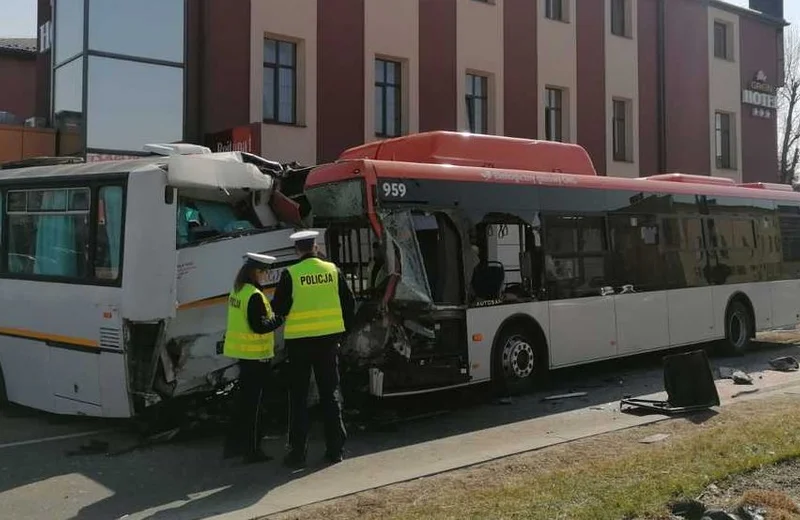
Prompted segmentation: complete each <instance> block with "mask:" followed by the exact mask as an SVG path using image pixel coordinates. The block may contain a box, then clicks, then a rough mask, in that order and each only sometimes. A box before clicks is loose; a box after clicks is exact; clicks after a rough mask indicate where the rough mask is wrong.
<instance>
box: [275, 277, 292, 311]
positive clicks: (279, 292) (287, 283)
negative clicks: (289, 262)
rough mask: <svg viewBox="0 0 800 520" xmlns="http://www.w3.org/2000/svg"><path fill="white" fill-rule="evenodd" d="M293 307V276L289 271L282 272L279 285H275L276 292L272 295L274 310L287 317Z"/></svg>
mask: <svg viewBox="0 0 800 520" xmlns="http://www.w3.org/2000/svg"><path fill="white" fill-rule="evenodd" d="M291 308H292V278H291V276H289V272H288V271H283V272H282V273H281V278H280V280H278V285H277V287H275V294H274V295H273V296H272V311H273V312H274V313H275V314H276V315H278V316H282V317H283V318H286V316H288V315H289V311H290V310H291Z"/></svg>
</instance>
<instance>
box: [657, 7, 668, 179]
mask: <svg viewBox="0 0 800 520" xmlns="http://www.w3.org/2000/svg"><path fill="white" fill-rule="evenodd" d="M657 1H658V8H657V12H656V61H657V64H658V65H657V67H658V74H657V75H658V80H657V81H658V93H657V97H658V99H657V104H658V113H657V115H656V121H657V123H656V126H657V128H658V173H666V171H667V100H666V96H667V84H666V75H667V67H666V57H665V52H666V50H665V49H666V45H665V40H666V30H665V24H666V8H667V7H666V0H657Z"/></svg>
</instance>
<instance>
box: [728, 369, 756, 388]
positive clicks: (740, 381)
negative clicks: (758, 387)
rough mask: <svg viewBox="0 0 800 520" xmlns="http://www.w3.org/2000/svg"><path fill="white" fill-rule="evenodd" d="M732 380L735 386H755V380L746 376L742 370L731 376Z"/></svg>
mask: <svg viewBox="0 0 800 520" xmlns="http://www.w3.org/2000/svg"><path fill="white" fill-rule="evenodd" d="M731 379H733V382H734V383H735V384H737V385H752V384H753V378H752V377H750V375H749V374H746V373H744V372H743V371H741V370H737V371H735V372H734V373H733V375H732V376H731Z"/></svg>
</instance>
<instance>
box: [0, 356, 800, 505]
mask: <svg viewBox="0 0 800 520" xmlns="http://www.w3.org/2000/svg"><path fill="white" fill-rule="evenodd" d="M780 355H794V356H795V357H798V358H800V347H798V346H787V345H781V346H777V345H773V346H771V347H768V348H765V349H761V350H759V351H757V352H754V353H753V354H751V355H749V356H746V357H744V358H738V359H719V358H714V359H712V364H714V365H716V366H719V365H724V366H729V367H735V368H742V369H744V370H746V371H751V372H755V371H757V370H759V369H763V368H764V367H765V366H766V364H767V361H768V360H769V359H771V358H774V357H777V356H780ZM660 358H661V355H651V356H644V357H639V358H634V359H632V360H626V361H615V362H608V363H602V364H598V365H593V366H591V367H586V368H581V369H571V370H568V371H560V372H557V373H556V377H555V378H554V379H555V380H556V381H557V382H556V383H554V384H553V386H552V387H551V388H548V389H547V390H545V391H543V392H539V393H535V394H531V395H528V396H524V397H520V398H517V399H515V400H514V402H513V403H512V404H510V405H506V406H498V405H495V404H493V403H491V402H489V401H488V399H487V394H486V391H485V389H481V388H475V389H469V390H464V391H459V392H449V393H442V394H440V395H438V396H436V397H435V398H430V397H428V398H425V399H417V400H415V401H413V400H407V401H404V402H399V403H396V404H395V407H394V409H395V410H397V411H399V413H400V414H401V415H403V414H405V415H409V414H410V415H415V414H420V415H421V416H422V418H419V419H417V420H413V421H406V422H401V423H399V424H397V425H395V426H394V427H391V428H387V429H384V430H381V431H362V430H359V429H358V428H351V430H350V435H351V440H350V442H349V445H348V447H349V451H350V454H351V456H353V457H356V456H359V455H361V454H368V453H375V452H379V451H384V450H390V449H395V448H399V447H402V446H406V445H410V444H417V443H424V442H426V441H429V440H432V439H437V438H444V437H447V436H451V435H457V434H459V433H465V432H470V431H477V430H480V429H485V428H492V427H499V426H503V425H507V424H513V423H515V422H519V421H522V420H527V419H530V418H532V417H536V416H540V415H543V414H552V413H557V412H562V411H566V410H569V409H575V408H586V407H591V406H595V405H597V404H601V403H608V402H614V401H616V400H618V399H620V398H621V397H622V396H623V395H645V394H651V393H653V392H658V391H660V390H662V389H663V375H662V371H661V368H660ZM767 374H768V373H767ZM760 377H767V378H768V377H770V376H769V375H764V376H760ZM573 391H585V392H587V394H588V395H586V396H585V397H580V398H576V399H567V400H561V401H553V402H549V401H548V402H543V401H542V397H544V396H546V395H550V394H554V393H567V392H573ZM435 412H446V413H444V414H443V415H435ZM426 413H428V414H429V415H427V416H425V414H426ZM317 426H318V423H317ZM321 434H322V432H321V431H320V430H319V429H317V430H315V432H314V434H313V435H312V437H314V438H315V439H316V440H317V442H316V444H312V447H311V452H310V454H309V457H310V463H316V459H315V458H316V457H320V458H321V456H322V453H323V449H322V446H320V445H319V440H320V439H321V438H322V435H321ZM98 441H99V442H103V443H107V446H108V447H109V448H110V450H111V451H115V450H123V449H125V448H126V447H132V446H134V445H136V444H137V442H138V441H137V438H136V437H135V436H134V435H133V434H132V433H130V432H128V431H127V430H126V429H125V427H124V424H120V423H119V422H111V421H103V420H95V419H86V418H72V417H59V416H52V415H47V414H41V413H37V412H33V411H30V410H26V409H20V408H11V409H9V410H6V411H2V412H0V518H2V519H3V520H23V519H24V520H39V519H42V520H45V519H46V520H60V519H72V518H77V519H104V520H105V519H115V518H126V519H131V520H133V519H162V518H163V519H166V518H169V519H172V518H208V517H210V516H214V515H219V514H223V513H226V512H231V511H236V510H240V509H242V508H245V507H248V506H250V505H252V504H254V503H255V502H257V501H258V500H260V499H261V498H263V497H264V496H265V495H266V494H268V493H269V490H270V489H273V488H275V487H277V486H281V485H282V484H284V483H286V482H288V481H289V480H292V479H294V478H295V476H293V475H292V474H291V473H289V472H288V471H287V470H284V469H283V468H281V467H280V465H279V464H278V463H277V462H270V463H266V464H264V465H257V466H244V465H241V464H240V463H238V462H237V461H223V460H222V458H221V453H222V449H221V438H220V436H219V434H218V432H217V433H215V432H207V433H206V434H204V435H198V436H195V437H188V438H183V439H180V440H176V441H173V442H171V443H167V444H160V445H154V446H150V447H143V448H140V449H137V450H134V451H130V452H127V453H122V454H118V455H113V454H112V455H109V454H108V453H105V452H103V453H96V454H91V453H77V454H75V453H74V452H75V451H76V450H78V451H79V449H80V448H81V446H84V447H86V446H88V447H91V443H92V442H98ZM283 444H284V442H283V439H273V440H268V441H267V442H266V448H267V451H268V452H269V453H271V454H273V455H275V456H276V459H277V458H278V457H280V456H281V455H282V454H283V449H284V446H283ZM101 451H104V450H101ZM311 469H312V470H313V468H311Z"/></svg>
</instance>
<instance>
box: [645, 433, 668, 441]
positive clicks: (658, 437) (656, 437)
mask: <svg viewBox="0 0 800 520" xmlns="http://www.w3.org/2000/svg"><path fill="white" fill-rule="evenodd" d="M669 437H670V434H668V433H656V434H655V435H651V436H649V437H645V438H644V439H642V440H640V441H639V442H641V443H642V444H655V443H657V442H661V441H665V440H667V439H669Z"/></svg>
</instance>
